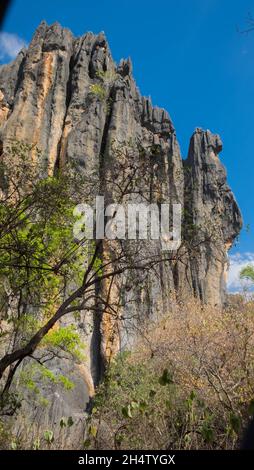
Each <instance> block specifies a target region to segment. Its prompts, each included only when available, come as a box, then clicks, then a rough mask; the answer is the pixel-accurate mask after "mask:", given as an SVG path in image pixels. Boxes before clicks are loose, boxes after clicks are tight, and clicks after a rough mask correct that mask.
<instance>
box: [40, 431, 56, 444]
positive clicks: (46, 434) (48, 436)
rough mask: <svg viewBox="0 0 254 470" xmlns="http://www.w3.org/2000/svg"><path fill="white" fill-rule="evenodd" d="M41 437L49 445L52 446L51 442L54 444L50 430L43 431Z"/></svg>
mask: <svg viewBox="0 0 254 470" xmlns="http://www.w3.org/2000/svg"><path fill="white" fill-rule="evenodd" d="M43 437H44V439H45V441H46V442H47V443H48V444H49V445H50V444H52V442H54V433H53V431H51V430H50V429H48V430H47V431H44V434H43Z"/></svg>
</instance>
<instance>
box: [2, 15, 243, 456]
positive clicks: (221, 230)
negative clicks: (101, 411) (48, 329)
mask: <svg viewBox="0 0 254 470" xmlns="http://www.w3.org/2000/svg"><path fill="white" fill-rule="evenodd" d="M94 91H96V93H95V92H94ZM8 139H17V140H21V141H25V142H27V143H29V144H35V145H36V146H37V147H38V148H39V149H40V150H41V157H40V158H42V159H43V163H44V167H45V172H46V173H48V174H53V173H54V171H55V170H56V169H58V168H63V167H64V166H65V164H66V162H74V163H75V166H76V168H77V171H78V172H79V173H80V174H81V175H86V177H87V176H89V175H93V174H94V173H96V172H97V176H98V179H100V178H101V177H102V178H103V173H104V172H107V174H109V175H110V174H111V176H112V175H113V174H114V172H113V169H114V168H115V166H117V163H118V162H117V161H116V159H117V158H118V157H117V154H115V153H114V152H112V150H111V142H113V141H117V142H120V143H121V142H128V141H130V140H131V141H136V142H140V143H141V144H142V147H143V148H151V147H153V146H154V147H156V153H155V155H154V160H153V171H152V177H153V182H155V183H154V184H155V186H156V189H157V191H156V194H157V196H154V198H153V200H154V201H155V202H156V201H159V200H162V199H163V200H164V201H166V200H167V201H171V202H177V203H181V204H182V206H183V208H184V228H183V238H184V240H183V246H182V247H181V249H180V250H182V256H181V259H179V260H177V259H176V260H174V262H166V263H164V264H163V265H160V267H159V268H158V271H157V273H155V272H153V274H149V275H148V276H147V277H146V278H145V279H144V278H142V280H141V278H139V277H135V279H134V278H133V277H131V279H128V276H125V277H123V278H122V281H121V282H120V281H119V280H118V281H117V286H116V291H117V292H119V291H121V294H122V295H123V296H125V299H126V303H125V305H126V307H125V308H123V309H122V311H121V317H122V320H121V324H120V326H119V323H116V322H118V320H114V321H113V322H112V319H109V318H108V317H107V316H106V315H103V314H102V316H101V317H100V319H99V320H98V317H97V318H95V317H94V315H93V314H91V315H90V316H89V315H88V316H87V317H86V319H85V321H84V322H83V323H81V324H80V325H79V328H80V332H81V334H82V336H83V338H84V341H85V342H86V343H87V345H88V346H87V350H88V351H90V352H89V355H88V356H89V357H88V361H87V364H86V365H85V372H84V371H83V372H84V373H83V372H82V374H83V375H82V374H81V372H80V369H79V367H78V366H77V367H76V366H75V367H74V368H73V371H72V372H73V374H74V379H73V380H74V382H75V383H77V388H76V392H70V393H73V395H70V396H71V397H72V398H68V399H67V398H65V397H63V396H60V395H59V394H61V392H60V391H56V390H55V391H52V390H49V391H48V395H49V396H50V397H51V399H52V410H53V411H52V415H51V418H50V417H49V416H48V414H47V420H45V416H46V415H45V414H44V415H43V413H41V414H40V416H39V415H38V412H37V413H35V414H33V412H31V410H30V411H29V412H31V420H37V422H38V426H40V427H41V428H42V429H43V428H44V429H45V428H50V427H54V425H55V423H56V422H57V421H59V419H60V418H61V417H62V416H63V415H66V414H71V409H72V406H73V408H74V409H75V413H76V416H77V420H78V421H79V420H80V416H81V415H82V413H83V408H84V406H83V405H84V397H85V402H86V401H87V400H88V395H89V394H91V382H92V381H94V382H97V380H98V378H99V376H100V373H101V372H100V371H101V367H102V364H103V363H104V362H105V361H106V360H108V358H110V356H111V355H112V354H113V353H114V352H115V351H116V350H117V349H118V348H119V347H121V346H124V345H126V344H130V342H131V341H132V338H133V333H132V327H133V321H129V320H128V318H130V315H129V313H130V309H131V313H132V315H131V317H132V318H134V317H135V319H136V320H135V322H136V323H137V322H139V319H141V320H142V318H149V317H150V316H151V317H154V316H155V317H156V315H157V314H158V311H164V310H168V309H170V308H171V304H170V302H171V300H170V299H171V297H170V296H171V294H172V293H173V292H176V294H177V295H179V296H181V297H182V298H184V296H188V295H193V294H195V295H196V296H198V297H200V298H201V299H202V301H204V302H210V303H212V304H218V305H222V304H223V301H224V293H225V272H226V270H227V251H228V249H229V248H230V246H231V244H232V243H233V241H234V239H235V237H236V236H237V235H238V233H239V231H240V229H241V225H242V221H241V215H240V212H239V209H238V206H237V204H236V201H235V198H234V195H233V193H232V192H231V190H230V188H229V187H228V185H227V182H226V172H225V169H224V167H223V165H222V163H221V162H220V160H219V152H220V151H221V150H222V143H221V140H220V138H219V136H217V135H213V134H212V133H211V132H210V131H203V130H201V129H196V131H195V133H194V134H193V136H192V138H191V141H190V148H189V154H188V158H187V159H186V160H183V159H182V157H181V154H180V149H179V145H178V143H177V139H176V133H175V130H174V126H173V124H172V121H171V119H170V117H169V115H168V113H167V112H166V111H165V110H163V109H160V108H157V107H153V106H152V104H151V102H150V100H149V99H147V98H144V97H142V96H141V95H140V93H139V90H138V88H137V86H136V84H135V81H134V79H133V77H132V65H131V62H130V60H129V59H128V60H122V61H121V62H120V64H119V65H118V66H116V65H115V63H114V61H113V59H112V56H111V53H110V50H109V46H108V43H107V41H106V38H105V36H104V33H100V34H99V35H94V34H92V33H87V34H85V35H84V36H82V37H80V38H74V37H73V35H72V33H71V32H70V31H69V30H67V29H64V28H62V27H61V26H60V25H59V24H57V23H56V24H53V25H52V26H48V25H47V24H46V23H45V22H43V23H41V25H40V26H39V27H38V29H37V31H36V33H35V35H34V37H33V39H32V42H31V44H30V46H29V48H28V50H22V51H21V52H20V53H19V55H18V57H17V58H16V60H15V61H14V62H12V63H11V64H8V65H4V66H1V67H0V144H1V145H0V151H1V149H3V148H4V146H5V145H6V142H8ZM35 158H37V157H36V154H34V155H33V153H32V155H31V159H33V160H34V159H35ZM150 165H151V161H150V160H149V161H147V168H150ZM103 188H104V191H105V196H106V199H108V200H110V198H112V197H113V194H112V192H111V191H110V190H109V188H107V186H105V183H104V186H103ZM193 227H196V229H197V228H198V230H197V232H196V234H195V246H193V241H192V244H191V243H190V238H191V234H192V235H193ZM215 234H216V241H215V239H214V235H215ZM149 246H150V248H149ZM149 246H146V248H145V249H147V250H149V249H150V250H155V251H157V252H158V251H159V250H160V245H159V244H158V243H157V244H156V243H154V244H153V245H149ZM115 295H116V294H115ZM131 298H133V299H135V302H128V299H131ZM88 330H89V331H88ZM119 331H120V333H119ZM114 332H117V333H114ZM52 367H53V368H54V367H58V365H57V364H53V365H52ZM59 367H65V366H64V364H62V365H61V366H60V365H59ZM68 367H69V366H66V367H65V369H66V370H68ZM80 377H83V378H84V382H83V385H82V383H81V382H82V381H80ZM82 387H83V388H82ZM77 403H78V405H77ZM26 406H27V405H26ZM75 413H74V414H75ZM74 418H75V416H74ZM81 421H82V420H81ZM82 429H83V428H82V425H81V427H80V424H78V428H77V432H76V435H75V436H74V438H73V439H70V438H69V436H67V437H66V438H65V440H64V442H63V445H65V446H69V447H75V446H78V445H79V441H80V442H81V441H82ZM74 434H75V433H74Z"/></svg>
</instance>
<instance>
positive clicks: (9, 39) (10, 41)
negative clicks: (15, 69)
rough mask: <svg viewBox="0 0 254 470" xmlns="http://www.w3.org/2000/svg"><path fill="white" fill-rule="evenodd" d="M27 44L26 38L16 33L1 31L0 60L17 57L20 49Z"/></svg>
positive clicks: (5, 60)
mask: <svg viewBox="0 0 254 470" xmlns="http://www.w3.org/2000/svg"><path fill="white" fill-rule="evenodd" d="M26 46H27V44H26V42H25V41H24V39H21V38H20V37H19V36H17V35H16V34H11V33H6V32H0V60H1V61H2V62H8V61H9V60H12V59H15V57H16V55H17V54H18V53H19V51H20V50H21V49H22V48H23V47H26Z"/></svg>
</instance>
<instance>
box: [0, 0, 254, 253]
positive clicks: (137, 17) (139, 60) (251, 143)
mask: <svg viewBox="0 0 254 470" xmlns="http://www.w3.org/2000/svg"><path fill="white" fill-rule="evenodd" d="M248 12H252V13H253V16H254V1H253V0H252V1H250V0H157V1H154V0H121V1H120V0H96V1H91V0H89V1H84V0H72V1H69V0H68V1H65V0H51V1H50V0H44V1H43V2H42V1H34V0H33V1H32V0H13V2H12V7H11V8H10V10H9V13H8V16H7V17H6V21H5V24H4V28H3V29H4V31H6V32H9V33H16V34H18V36H20V37H22V38H24V39H25V40H26V41H27V42H29V41H30V39H31V37H32V34H33V32H34V30H35V28H36V27H37V26H38V24H39V22H40V21H41V20H42V19H45V20H46V21H47V22H48V23H52V22H54V21H56V20H57V21H59V22H60V23H61V24H62V25H63V26H66V27H68V28H70V29H71V30H72V31H73V33H74V34H75V35H81V34H83V33H84V32H86V31H88V30H90V31H93V32H99V31H102V30H103V31H105V33H106V35H107V38H108V40H109V43H110V47H111V51H112V53H113V57H114V58H115V60H116V61H119V60H120V58H122V57H128V56H130V57H131V58H132V61H133V66H134V76H135V78H136V81H137V84H138V86H139V88H140V90H141V92H142V93H143V94H144V95H150V96H151V97H152V101H153V103H154V104H156V105H159V106H162V107H164V108H166V109H167V110H168V111H169V113H170V115H171V117H172V119H173V122H174V125H175V127H176V131H177V135H178V139H179V142H180V145H181V150H182V154H183V156H186V153H187V148H188V142H189V138H190V136H191V134H192V132H193V130H194V129H195V127H203V128H208V129H210V130H211V131H213V132H218V133H219V134H220V135H221V137H222V139H223V142H224V150H223V152H222V154H221V159H222V161H223V163H224V164H225V165H226V167H227V170H228V179H229V182H230V185H231V187H232V189H233V191H234V192H235V195H236V197H237V200H238V202H239V204H240V207H241V209H242V212H243V216H244V222H245V224H246V225H247V224H250V229H251V230H250V232H249V233H248V234H247V233H246V232H245V231H243V233H242V235H241V239H240V245H239V246H238V248H237V251H240V252H241V253H245V252H254V244H253V240H254V239H253V233H254V232H253V231H254V208H253V205H254V197H253V196H254V179H253V176H254V175H253V168H254V162H253V160H254V136H253V130H254V32H253V33H252V34H249V35H243V34H240V33H239V32H237V25H238V26H239V27H240V28H244V27H245V25H246V23H245V19H246V17H247V14H248Z"/></svg>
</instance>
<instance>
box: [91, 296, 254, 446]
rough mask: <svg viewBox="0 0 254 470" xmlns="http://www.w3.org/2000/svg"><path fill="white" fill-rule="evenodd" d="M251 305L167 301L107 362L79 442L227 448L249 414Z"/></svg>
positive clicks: (253, 336)
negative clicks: (166, 309) (162, 312)
mask: <svg viewBox="0 0 254 470" xmlns="http://www.w3.org/2000/svg"><path fill="white" fill-rule="evenodd" d="M253 326H254V315H253V303H252V302H246V303H243V302H238V305H237V308H234V307H233V306H231V307H228V309H227V310H226V311H220V310H219V309H216V308H214V307H211V306H202V305H200V303H199V302H198V301H196V300H191V301H189V302H187V303H186V304H185V305H183V304H177V305H175V308H174V312H170V313H169V314H168V315H167V316H165V317H164V318H163V319H161V320H160V321H159V322H158V323H157V324H153V325H150V327H149V330H148V331H146V332H144V336H143V339H142V341H139V343H138V345H137V346H136V348H135V349H134V350H133V352H128V353H127V352H125V353H123V354H120V355H119V356H118V357H117V358H116V360H114V361H113V362H112V363H111V366H110V367H109V369H108V371H107V374H106V377H105V380H104V382H103V383H102V384H101V385H100V386H99V387H98V390H97V394H96V397H95V400H94V408H93V412H92V416H91V418H90V427H89V428H88V433H87V438H86V441H85V447H87V448H96V449H105V448H115V449H167V448H170V449H234V448H237V447H238V446H239V444H240V442H241V437H242V432H243V429H244V427H245V426H246V424H247V422H248V419H249V417H250V415H252V414H253V411H254V395H253V383H254V380H253V379H254V377H253V375H254V366H253V364H254V361H253V360H254V328H253Z"/></svg>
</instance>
